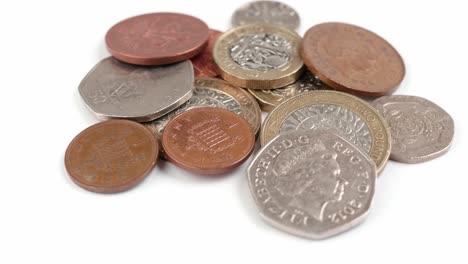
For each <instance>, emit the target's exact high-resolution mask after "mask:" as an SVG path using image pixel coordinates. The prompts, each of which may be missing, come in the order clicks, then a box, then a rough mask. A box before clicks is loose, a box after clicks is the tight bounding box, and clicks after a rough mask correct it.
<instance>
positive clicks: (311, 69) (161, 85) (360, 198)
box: [65, 1, 454, 239]
mask: <svg viewBox="0 0 468 264" xmlns="http://www.w3.org/2000/svg"><path fill="white" fill-rule="evenodd" d="M232 24H233V28H232V29H230V30H229V31H227V32H225V33H222V32H219V31H217V30H213V29H209V28H208V26H207V25H206V24H205V23H204V22H203V21H201V20H200V19H198V18H195V17H192V16H188V15H184V14H177V13H151V14H145V15H140V16H136V17H131V18H128V19H125V20H123V21H121V22H119V23H117V24H116V25H114V26H113V27H112V28H111V29H110V30H109V31H108V32H107V35H106V36H105V42H106V45H107V48H108V50H109V52H110V53H111V54H112V57H109V58H106V59H104V60H102V61H101V62H99V63H98V64H97V65H96V66H95V67H94V68H93V69H92V70H91V71H90V72H89V73H88V75H87V76H86V77H85V78H84V79H83V81H82V82H81V84H80V85H79V92H80V95H81V97H82V98H83V101H84V102H85V104H86V105H87V106H88V107H89V109H91V111H92V112H93V113H95V115H96V116H97V117H98V118H99V119H102V120H107V119H110V120H107V121H104V122H101V123H98V124H96V125H93V126H91V127H89V128H87V129H85V130H84V131H82V132H81V133H80V134H79V135H78V136H76V137H75V139H73V141H72V142H71V143H70V145H69V146H68V149H67V151H66V153H65V167H66V169H67V172H68V174H69V175H70V177H71V179H72V180H73V181H74V182H76V183H77V184H78V185H79V186H81V187H83V188H85V189H87V190H90V191H94V192H102V193H109V192H120V191H124V190H127V189H129V188H131V187H133V186H135V185H136V184H138V183H139V182H141V181H142V180H143V179H144V178H145V177H146V176H147V175H148V174H149V172H150V171H151V170H152V168H153V167H154V166H155V164H156V162H157V160H158V157H160V158H164V159H167V160H168V161H170V162H172V163H174V164H175V165H177V166H179V167H181V168H183V169H185V170H188V171H191V172H193V173H197V174H206V175H219V174H223V173H226V172H228V171H229V170H232V169H233V168H235V167H237V166H239V165H240V164H242V163H243V162H244V161H245V160H247V159H248V157H249V156H250V155H251V153H252V152H253V149H254V144H255V141H256V138H257V137H256V135H257V134H259V141H260V144H261V146H262V148H261V149H260V150H259V151H258V153H256V155H255V157H254V158H253V160H252V162H251V163H250V165H249V166H248V168H247V172H246V174H247V179H248V182H249V186H250V189H251V193H252V196H253V198H254V200H255V203H256V205H257V207H258V210H259V212H260V215H261V216H262V217H263V218H264V219H265V220H266V221H267V222H269V223H271V224H272V225H274V226H275V227H278V228H279V229H282V230H284V231H286V232H289V233H292V234H295V235H299V236H303V237H307V238H312V239H321V238H326V237H329V236H332V235H335V234H338V233H341V232H343V231H345V230H348V229H350V228H351V227H353V226H354V225H356V224H358V223H360V222H362V220H364V218H365V216H366V215H367V213H368V212H369V209H370V206H371V204H372V199H373V196H374V189H375V183H376V179H377V175H379V174H381V173H382V171H383V170H384V168H385V165H386V163H387V161H388V159H389V158H390V159H393V160H396V161H400V162H404V163H417V162H423V161H428V160H431V159H433V158H436V157H438V156H440V155H442V154H443V153H445V152H446V151H447V150H448V148H449V146H450V143H451V141H452V138H453V134H454V122H453V120H452V118H451V117H450V115H449V114H447V113H446V112H445V111H444V110H443V109H441V108H440V107H439V106H437V105H436V104H434V103H432V102H430V101H428V100H426V99H423V98H420V97H416V96H407V95H389V94H390V93H392V92H393V91H394V90H395V89H396V88H397V87H398V86H399V85H400V83H401V82H402V80H403V78H404V75H405V66H404V63H403V59H402V58H401V56H400V55H399V53H398V52H397V51H396V50H395V48H393V46H392V45H390V44H389V43H388V42H387V41H386V40H385V39H383V38H382V37H380V36H378V35H377V34H375V33H373V32H371V31H369V30H366V29H364V28H361V27H358V26H354V25H350V24H345V23H322V24H318V25H315V26H313V27H311V28H310V29H309V30H308V31H307V32H306V33H305V35H304V36H303V37H302V38H301V37H300V36H299V35H298V34H297V33H296V32H295V30H297V28H298V27H299V15H298V14H297V12H296V11H295V10H294V9H293V8H291V7H290V6H287V5H285V4H283V3H279V2H274V1H255V2H252V3H249V4H247V5H245V6H243V7H241V8H239V9H238V10H236V11H235V13H234V15H233V17H232ZM363 96H365V97H366V98H367V99H368V100H369V98H372V99H370V100H372V102H371V103H370V104H369V103H367V102H366V101H365V100H363V99H360V98H359V97H363ZM374 99H375V100H374ZM261 109H262V110H264V111H266V112H269V114H268V116H267V117H266V119H265V120H264V122H263V124H261Z"/></svg>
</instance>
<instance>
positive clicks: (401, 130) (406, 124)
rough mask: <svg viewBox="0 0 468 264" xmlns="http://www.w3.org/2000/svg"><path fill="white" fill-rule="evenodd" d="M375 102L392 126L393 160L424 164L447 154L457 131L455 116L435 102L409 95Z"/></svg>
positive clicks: (391, 155) (395, 96)
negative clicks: (451, 115) (453, 117)
mask: <svg viewBox="0 0 468 264" xmlns="http://www.w3.org/2000/svg"><path fill="white" fill-rule="evenodd" d="M372 105H373V106H374V107H375V108H376V109H377V110H378V111H379V112H380V113H381V114H382V116H383V117H384V119H385V121H387V124H388V125H389V127H390V132H391V135H392V152H391V154H390V159H392V160H396V161H400V162H404V163H420V162H424V161H429V160H432V159H435V158H437V157H439V156H441V155H442V154H444V153H446V152H447V151H448V149H449V147H450V144H451V142H452V139H453V134H454V130H455V129H454V122H453V119H452V117H450V115H449V114H448V113H447V112H446V111H445V110H443V109H442V108H441V107H439V106H438V105H436V104H435V103H433V102H431V101H429V100H427V99H424V98H421V97H418V96H409V95H390V96H383V97H380V98H378V99H376V100H375V101H374V102H373V103H372Z"/></svg>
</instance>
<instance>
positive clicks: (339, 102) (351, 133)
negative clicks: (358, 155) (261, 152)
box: [260, 91, 391, 174]
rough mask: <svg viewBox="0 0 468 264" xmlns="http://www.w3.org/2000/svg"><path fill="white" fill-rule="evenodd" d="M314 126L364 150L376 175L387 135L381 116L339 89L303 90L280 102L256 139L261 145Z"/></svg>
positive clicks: (388, 147)
mask: <svg viewBox="0 0 468 264" xmlns="http://www.w3.org/2000/svg"><path fill="white" fill-rule="evenodd" d="M317 129H329V130H334V131H336V132H337V133H338V134H340V135H341V136H342V137H344V138H346V139H347V140H348V141H350V142H351V143H353V144H354V145H356V146H357V147H358V148H360V149H361V150H362V151H364V152H365V153H368V154H369V155H370V157H371V159H372V160H374V162H375V163H376V166H377V173H378V174H380V173H381V172H382V170H383V168H384V167H385V165H386V164H387V161H388V157H389V155H390V150H391V138H390V132H389V129H388V127H387V125H386V123H385V121H384V120H383V118H382V116H381V115H380V114H379V113H378V112H377V110H375V109H374V108H373V107H372V106H370V105H369V104H368V103H366V102H364V101H363V100H361V99H359V98H357V97H355V96H352V95H349V94H346V93H342V92H336V91H312V92H305V93H302V94H298V95H296V96H293V97H291V98H289V99H288V100H286V101H284V102H283V103H281V104H280V105H278V107H276V108H275V109H274V110H273V111H272V112H271V113H270V114H269V115H268V116H267V118H266V119H265V121H264V124H263V126H262V130H261V132H260V142H261V145H262V146H265V145H266V144H267V143H268V142H269V141H270V140H271V139H272V138H274V137H275V136H276V135H278V134H280V133H285V132H288V131H293V130H317Z"/></svg>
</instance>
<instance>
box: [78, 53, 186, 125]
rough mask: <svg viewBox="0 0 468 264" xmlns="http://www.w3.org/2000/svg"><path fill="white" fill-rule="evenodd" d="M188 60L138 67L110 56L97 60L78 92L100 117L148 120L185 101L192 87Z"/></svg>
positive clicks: (103, 118) (102, 118)
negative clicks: (164, 64)
mask: <svg viewBox="0 0 468 264" xmlns="http://www.w3.org/2000/svg"><path fill="white" fill-rule="evenodd" d="M193 80H194V77H193V67H192V63H191V62H190V61H188V60H187V61H183V62H179V63H176V64H171V65H166V66H158V67H139V66H133V65H130V64H126V63H122V62H120V61H118V60H116V59H114V58H112V57H109V58H106V59H104V60H102V61H101V62H99V63H98V64H97V65H96V66H95V67H94V68H93V69H92V70H91V71H90V72H89V73H88V74H87V75H86V77H85V78H84V79H83V81H81V83H80V86H79V91H80V95H81V97H82V98H83V100H84V102H85V103H86V105H87V106H88V107H89V108H90V109H91V111H93V112H94V114H95V115H96V116H97V117H98V118H99V119H101V120H105V119H109V118H125V119H131V120H135V121H139V122H145V121H151V120H154V119H156V118H158V117H160V116H163V115H165V114H166V113H168V112H170V111H172V110H174V109H176V108H177V107H179V106H180V105H182V104H183V103H185V102H186V101H187V100H188V99H189V98H190V97H191V96H192V93H193V92H192V91H193Z"/></svg>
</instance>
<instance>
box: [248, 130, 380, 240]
mask: <svg viewBox="0 0 468 264" xmlns="http://www.w3.org/2000/svg"><path fill="white" fill-rule="evenodd" d="M247 177H248V181H249V186H250V190H251V193H252V195H253V198H254V200H255V203H256V205H257V207H258V210H259V212H260V215H261V216H262V217H263V218H264V219H265V220H266V221H267V222H268V223H270V224H272V225H273V226H275V227H277V228H279V229H281V230H283V231H286V232H289V233H291V234H294V235H298V236H303V237H306V238H311V239H322V238H326V237H330V236H333V235H336V234H338V233H341V232H344V231H346V230H348V229H350V228H351V227H353V226H355V225H356V224H358V223H360V222H362V221H363V220H364V218H365V216H366V215H367V213H368V212H369V208H370V206H371V204H372V199H373V196H374V189H375V181H376V177H377V176H376V167H375V163H374V162H373V161H372V160H371V159H370V158H369V156H368V155H367V154H365V153H364V152H363V151H361V150H360V149H359V148H357V147H356V146H355V145H354V144H353V143H352V142H350V141H348V140H347V139H345V138H343V137H342V136H340V135H338V134H336V133H334V132H333V131H327V130H317V131H312V130H302V131H294V132H290V133H285V134H280V135H278V136H276V137H275V138H274V139H273V140H272V141H270V142H269V143H268V144H267V145H266V146H265V147H263V148H262V150H261V151H260V152H259V153H258V154H257V156H256V157H255V158H254V160H253V161H252V162H251V164H250V165H249V167H248V168H247Z"/></svg>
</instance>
